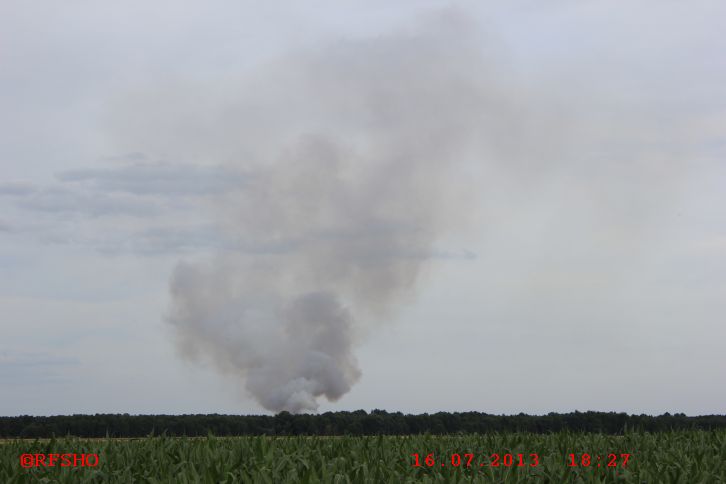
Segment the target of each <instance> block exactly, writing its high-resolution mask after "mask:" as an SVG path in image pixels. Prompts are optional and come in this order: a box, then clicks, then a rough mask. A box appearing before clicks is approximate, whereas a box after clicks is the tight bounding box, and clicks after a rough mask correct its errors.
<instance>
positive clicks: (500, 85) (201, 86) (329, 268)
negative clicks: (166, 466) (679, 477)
mask: <svg viewBox="0 0 726 484" xmlns="http://www.w3.org/2000/svg"><path fill="white" fill-rule="evenodd" d="M724 15H726V6H725V5H724V4H723V3H722V2H718V1H707V0H696V1H694V2H689V3H687V4H686V3H683V2H676V1H657V2H656V1H650V0H645V1H642V2H638V3H637V4H633V3H632V2H624V1H578V2H574V1H568V0H560V1H555V2H547V4H546V5H544V4H542V3H541V2H535V1H524V0H519V1H513V2H493V1H486V2H454V3H452V2H444V1H401V2H384V1H378V0H375V1H366V2H363V1H344V2H333V1H318V0H315V1H309V2H275V1H273V2H269V1H266V2H262V1H243V2H237V1H234V2H233V1H211V2H184V3H183V4H182V3H179V2H171V1H159V2H142V1H136V0H131V1H127V2H120V3H117V4H113V5H111V4H100V3H98V2H91V1H70V2H64V3H63V4H62V5H61V4H58V3H56V2H32V3H29V2H3V3H2V4H1V5H0V45H2V46H3V47H2V49H0V105H1V106H2V109H0V415H22V414H32V415H56V414H73V413H117V412H118V413H131V414H136V413H166V414H177V413H271V412H275V411H277V410H280V409H290V410H293V411H318V412H322V411H328V410H331V411H335V410H356V409H360V408H362V409H365V410H372V409H385V410H389V411H402V412H405V413H420V412H437V411H470V410H474V411H481V412H488V413H496V414H500V413H505V414H515V413H519V412H525V413H533V414H543V413H548V412H551V411H555V412H568V411H574V410H580V411H586V410H596V411H617V412H629V413H637V414H640V413H647V414H661V413H664V412H671V413H676V412H683V413H686V414H688V415H699V414H713V413H724V412H726V408H725V407H724V402H726V385H724V381H725V380H726V352H724V351H723V346H724V341H725V340H726V319H725V318H724V315H725V314H726V208H725V207H726V161H725V159H724V157H725V155H726V62H724V59H723V52H726V34H724V33H723V28H722V22H721V19H722V18H724ZM321 314H323V316H321ZM306 318H307V319H306ZM326 318H327V319H326ZM323 319H324V320H325V322H324V323H321V322H320V321H321V320H323ZM310 335H313V336H310Z"/></svg>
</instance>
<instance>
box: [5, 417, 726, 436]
mask: <svg viewBox="0 0 726 484" xmlns="http://www.w3.org/2000/svg"><path fill="white" fill-rule="evenodd" d="M723 428H726V415H706V416H698V417H688V416H686V415H684V414H675V415H671V414H668V413H666V414H664V415H659V416H651V415H628V414H626V413H615V412H609V413H605V412H574V413H565V414H559V413H550V414H548V415H525V414H523V413H520V414H519V415H490V414H486V413H480V412H461V413H460V412H454V413H448V412H439V413H434V414H426V413H424V414H421V415H411V414H403V413H401V412H393V413H390V412H386V411H384V410H373V411H372V412H371V413H367V412H366V411H364V410H357V411H355V412H326V413H323V414H315V415H312V414H300V415H293V414H290V413H288V412H281V413H279V414H277V415H274V416H271V415H217V414H212V415H129V414H96V415H58V416H51V417H37V416H28V415H23V416H18V417H0V437H2V438H14V437H22V438H35V437H53V436H65V435H73V436H79V437H106V436H111V437H143V436H147V435H151V434H154V435H159V434H166V435H171V436H184V435H186V436H206V435H208V434H213V435H218V436H231V435H378V434H386V435H410V434H423V433H429V434H453V433H486V432H535V433H547V432H557V431H560V430H570V431H575V432H602V433H608V434H620V433H623V432H626V431H628V430H639V431H647V432H661V431H669V430H685V429H703V430H713V429H723Z"/></svg>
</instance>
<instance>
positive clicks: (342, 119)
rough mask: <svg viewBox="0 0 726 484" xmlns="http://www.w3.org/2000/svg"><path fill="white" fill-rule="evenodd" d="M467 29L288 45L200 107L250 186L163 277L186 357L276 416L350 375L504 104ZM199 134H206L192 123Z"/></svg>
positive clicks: (429, 252) (441, 222) (458, 199)
mask: <svg viewBox="0 0 726 484" xmlns="http://www.w3.org/2000/svg"><path fill="white" fill-rule="evenodd" d="M472 32H473V31H472V30H471V29H469V28H468V26H467V25H466V22H465V21H463V20H462V19H461V18H460V17H457V16H456V15H454V14H444V15H442V16H440V18H438V19H437V20H436V21H433V22H431V23H429V24H427V25H426V26H424V27H423V28H421V29H420V30H419V31H417V32H411V33H404V34H400V35H395V36H388V37H379V38H375V39H367V40H346V41H340V42H336V43H333V44H331V45H328V46H326V47H324V48H320V49H316V50H315V51H314V52H302V53H296V54H295V55H291V56H289V57H288V58H285V59H283V60H282V61H280V62H279V63H277V64H275V65H273V66H268V67H267V68H265V69H263V71H262V72H258V73H256V74H255V75H254V76H252V79H248V80H247V82H246V83H244V85H242V86H237V87H234V86H232V87H229V86H227V87H225V88H224V89H220V91H222V92H223V95H222V96H221V97H223V98H224V101H223V103H220V104H219V105H217V104H215V101H211V107H210V105H206V109H207V110H208V111H207V119H213V121H211V122H210V123H211V125H212V126H215V128H214V129H211V128H209V127H208V126H207V132H206V134H205V135H206V136H208V137H211V138H210V139H214V140H216V141H218V143H215V144H216V153H217V154H218V155H219V156H222V157H226V158H227V160H228V161H229V164H231V165H233V166H235V167H236V168H237V169H238V170H240V172H243V173H245V179H246V181H245V183H244V184H243V186H241V187H240V189H239V190H238V191H236V192H234V193H232V194H228V195H224V196H223V197H221V199H220V200H221V201H220V203H219V204H218V205H217V206H216V207H215V210H216V211H217V215H218V220H219V222H220V225H221V226H222V228H223V231H224V232H225V236H226V237H227V240H231V241H233V242H232V243H230V244H228V247H226V248H225V249H224V250H220V251H219V253H218V254H216V255H215V256H214V257H213V259H212V260H207V261H201V262H199V261H198V262H196V263H180V264H179V266H178V267H177V269H176V270H175V272H174V274H173V277H172V280H171V294H172V307H171V311H170V314H169V317H168V321H169V322H170V323H171V324H172V325H173V326H174V328H175V330H176V331H175V333H176V335H177V337H178V338H177V339H178V343H179V347H180V348H181V350H182V352H183V354H184V355H186V356H188V357H190V358H193V359H199V360H205V359H208V360H211V361H213V362H214V364H215V365H216V366H217V367H218V368H219V369H220V370H221V371H223V372H225V373H226V374H229V375H231V376H233V377H235V378H242V379H244V381H245V384H246V388H247V390H248V391H249V392H250V393H251V394H252V395H253V396H254V397H255V398H256V399H257V400H258V401H259V402H260V404H261V405H263V406H264V407H265V408H267V409H269V410H274V411H282V410H287V411H291V412H301V411H309V410H315V409H316V408H317V406H318V403H317V399H318V398H319V397H322V396H324V397H325V398H327V399H328V400H330V401H334V400H337V399H339V398H340V397H341V396H343V395H344V394H345V393H346V392H348V391H349V390H350V389H351V386H352V385H353V384H355V383H356V381H357V380H358V379H359V378H360V376H361V370H360V369H359V368H358V365H357V362H356V358H355V356H354V354H353V348H354V344H355V342H356V341H357V340H358V339H359V338H360V336H361V335H362V334H364V333H365V330H364V328H365V327H370V326H371V325H376V324H379V323H381V322H384V321H385V320H386V319H387V318H389V317H390V315H391V310H392V309H394V307H395V304H396V303H397V302H400V301H401V300H403V299H405V298H408V297H410V296H411V295H412V290H413V288H414V284H415V282H416V280H417V278H418V276H419V275H420V272H421V270H422V268H423V267H424V264H425V263H426V261H428V260H430V259H431V257H432V256H433V254H434V253H435V248H434V244H435V243H436V241H437V240H440V237H441V236H442V235H443V234H445V233H447V231H449V230H450V229H451V228H452V227H454V226H456V225H457V224H461V221H462V220H463V214H464V213H465V212H467V207H466V201H467V196H468V193H469V192H470V188H471V187H469V186H468V183H467V175H466V169H465V168H463V167H464V166H465V163H463V162H464V161H466V160H472V159H476V158H480V157H484V156H486V153H485V152H484V150H483V146H484V143H482V142H481V141H482V133H491V132H496V129H495V127H496V126H497V125H498V124H499V123H500V119H498V118H497V115H496V113H498V114H501V113H502V112H503V109H504V108H503V106H502V101H501V100H500V95H499V92H498V91H499V90H498V88H497V86H496V83H495V82H494V81H493V80H492V79H493V78H494V74H493V73H492V72H491V69H490V67H489V65H490V63H491V62H490V61H491V60H490V59H487V56H486V55H485V54H484V53H483V52H482V51H480V50H479V47H478V42H477V40H476V39H475V38H474V36H473V35H472ZM203 134H204V133H203Z"/></svg>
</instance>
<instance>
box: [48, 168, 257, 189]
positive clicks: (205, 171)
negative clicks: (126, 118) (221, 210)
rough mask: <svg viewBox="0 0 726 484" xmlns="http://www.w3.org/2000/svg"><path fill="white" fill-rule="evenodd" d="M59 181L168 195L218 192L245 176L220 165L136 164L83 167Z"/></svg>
mask: <svg viewBox="0 0 726 484" xmlns="http://www.w3.org/2000/svg"><path fill="white" fill-rule="evenodd" d="M57 178H58V180H60V181H62V182H67V183H78V182H80V183H83V184H87V185H89V186H90V188H92V189H95V190H101V191H105V192H125V193H131V194H135V195H161V196H167V197H179V196H187V195H189V196H203V195H219V194H222V193H225V192H228V191H230V190H237V189H239V188H241V187H243V186H244V185H245V183H246V181H247V177H246V176H244V175H242V174H241V173H238V172H234V171H231V170H229V169H225V168H222V167H219V166H216V167H206V166H195V165H182V164H177V163H174V164H173V163H135V164H131V165H125V166H121V167H115V168H103V169H96V168H85V169H77V170H69V171H64V172H62V173H59V174H58V175H57Z"/></svg>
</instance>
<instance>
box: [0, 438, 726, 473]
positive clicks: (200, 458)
mask: <svg viewBox="0 0 726 484" xmlns="http://www.w3.org/2000/svg"><path fill="white" fill-rule="evenodd" d="M70 454H76V455H78V454H92V455H93V454H95V455H97V456H98V457H97V461H96V460H95V458H89V459H88V461H87V462H86V464H88V465H81V464H83V461H82V460H81V461H77V462H76V464H78V465H76V466H70V465H69V466H62V465H61V463H62V462H63V461H62V460H61V459H60V458H59V457H55V458H51V457H49V456H50V455H59V456H61V455H70ZM626 454H627V455H628V458H627V462H625V457H623V456H624V455H626ZM23 455H30V457H27V459H28V460H27V461H26V462H25V466H23V465H21V460H22V458H23V457H22V456H23ZM417 455H418V457H417ZM534 455H536V458H535V457H534ZM39 456H43V458H44V462H43V463H42V464H41V465H38V466H35V465H33V463H36V464H37V463H38V460H40V457H39ZM495 456H496V457H495ZM613 456H614V457H613ZM51 459H52V460H54V462H53V465H52V466H49V465H48V464H49V462H51ZM69 459H70V458H68V459H66V460H65V462H66V463H67V462H68V461H69ZM417 459H418V466H416V463H417ZM535 459H536V460H537V462H536V465H534V464H535ZM495 461H496V462H495ZM495 463H496V465H495ZM94 464H95V465H94ZM573 464H574V465H573ZM598 464H599V466H598ZM613 464H614V465H613ZM623 464H625V465H624V466H623ZM0 482H2V483H4V484H10V483H20V482H23V483H24V482H43V483H55V482H58V483H71V482H73V483H75V482H119V483H132V482H144V483H157V482H174V483H187V482H189V483H222V482H226V483H232V482H243V483H255V484H264V483H270V484H272V483H275V484H280V483H348V482H351V483H358V482H360V483H397V484H398V483H414V482H415V483H419V482H422V483H427V482H441V483H463V482H497V483H518V482H546V483H565V482H583V483H591V482H592V483H596V482H634V483H643V482H646V483H661V482H672V483H689V484H690V483H719V482H726V431H711V432H709V431H674V432H664V433H653V434H650V433H639V432H632V433H626V434H625V435H621V436H613V435H603V434H578V433H570V432H560V433H554V434H527V433H504V434H483V435H450V436H428V435H422V436H411V437H393V436H371V437H303V436H299V437H225V438H218V437H213V436H209V437H206V438H185V437H182V438H171V437H165V436H157V437H148V438H142V439H98V440H92V439H78V438H72V437H67V438H59V439H49V440H35V441H32V440H6V441H0Z"/></svg>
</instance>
